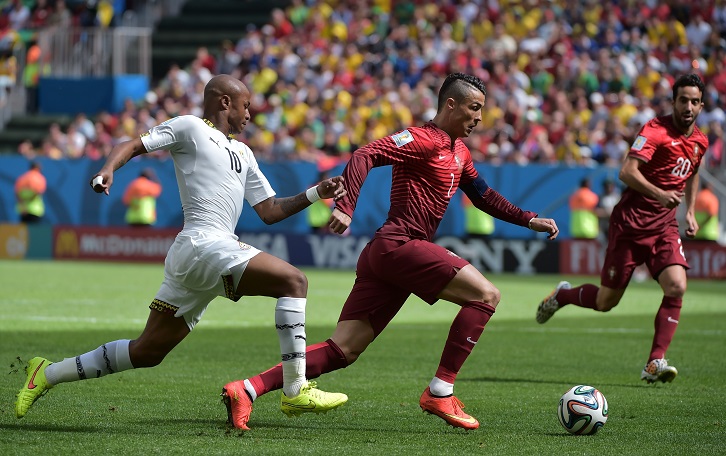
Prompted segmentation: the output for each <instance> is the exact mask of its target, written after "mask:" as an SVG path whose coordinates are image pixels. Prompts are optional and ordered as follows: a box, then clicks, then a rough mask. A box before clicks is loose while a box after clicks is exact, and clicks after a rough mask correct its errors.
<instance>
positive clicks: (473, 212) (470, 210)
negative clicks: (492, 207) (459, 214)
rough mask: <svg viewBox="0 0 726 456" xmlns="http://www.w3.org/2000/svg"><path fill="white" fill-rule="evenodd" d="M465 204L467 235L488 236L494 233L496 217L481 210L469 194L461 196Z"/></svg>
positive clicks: (475, 236) (462, 202)
mask: <svg viewBox="0 0 726 456" xmlns="http://www.w3.org/2000/svg"><path fill="white" fill-rule="evenodd" d="M461 204H462V205H463V206H464V226H465V228H466V235H467V237H472V238H487V237H489V236H491V235H492V234H493V233H494V217H492V216H491V215H489V214H487V213H486V212H484V211H482V210H479V209H478V208H477V207H476V206H474V204H472V202H471V200H470V199H469V198H468V197H467V196H462V197H461Z"/></svg>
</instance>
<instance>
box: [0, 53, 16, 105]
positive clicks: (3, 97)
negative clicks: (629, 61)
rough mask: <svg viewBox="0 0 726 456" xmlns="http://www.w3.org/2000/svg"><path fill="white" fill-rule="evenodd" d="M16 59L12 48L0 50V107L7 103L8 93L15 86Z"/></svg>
mask: <svg viewBox="0 0 726 456" xmlns="http://www.w3.org/2000/svg"><path fill="white" fill-rule="evenodd" d="M17 72H18V60H17V59H16V58H15V55H13V50H12V49H4V50H0V107H2V106H5V105H6V104H7V103H8V99H9V97H10V93H11V92H12V90H13V87H15V83H16V78H17V76H16V75H17Z"/></svg>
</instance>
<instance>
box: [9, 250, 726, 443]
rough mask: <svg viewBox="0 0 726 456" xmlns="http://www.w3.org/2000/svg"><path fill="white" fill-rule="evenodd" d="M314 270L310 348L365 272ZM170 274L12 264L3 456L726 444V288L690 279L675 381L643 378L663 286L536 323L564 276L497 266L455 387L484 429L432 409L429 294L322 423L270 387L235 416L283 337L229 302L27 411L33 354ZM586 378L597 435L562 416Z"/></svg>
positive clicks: (437, 311)
mask: <svg viewBox="0 0 726 456" xmlns="http://www.w3.org/2000/svg"><path fill="white" fill-rule="evenodd" d="M305 272H306V273H307V274H308V278H309V282H310V292H309V301H308V312H307V334H308V341H309V343H314V342H318V341H321V340H324V339H326V338H327V337H329V336H330V334H332V330H333V328H334V325H335V322H336V320H337V316H338V312H339V310H340V306H341V304H342V302H343V301H344V300H345V297H346V296H347V293H348V291H349V289H350V287H351V285H352V283H353V278H354V274H353V272H352V271H321V270H312V269H310V270H306V271H305ZM162 275H163V266H161V265H139V264H106V263H90V262H89V263H83V262H78V263H77V262H33V261H26V262H13V261H0V290H1V292H0V359H1V360H2V366H3V367H4V370H3V372H2V374H3V375H1V376H0V392H1V393H2V394H1V399H0V454H2V455H15V454H17V455H54V454H59V455H62V454H117V455H134V454H139V455H141V454H144V455H146V454H160V455H171V454H190V455H212V454H251V455H278V454H315V455H331V454H335V455H348V454H351V455H356V454H361V455H368V454H380V455H396V454H401V455H409V454H410V455H459V454H462V455H464V454H465V455H469V454H492V455H554V454H558V455H638V454H642V455H663V454H669V455H679V456H682V455H692V454H693V455H711V454H726V449H725V447H724V445H726V444H725V443H724V442H726V421H724V415H723V414H722V413H723V411H724V404H725V403H726V386H725V384H724V383H725V381H726V363H724V355H723V352H724V348H726V324H725V322H726V307H725V306H724V303H725V301H724V297H725V296H726V283H725V282H723V281H721V282H716V281H711V282H708V281H695V280H693V281H690V282H689V289H688V292H687V294H686V298H685V301H684V309H683V312H682V314H681V322H680V327H679V329H678V332H677V333H676V337H675V340H674V342H673V344H672V346H671V348H670V350H669V352H668V358H669V360H670V361H671V363H672V364H673V365H675V366H677V367H678V370H679V376H678V377H677V378H676V380H675V381H674V382H673V383H671V384H665V385H663V384H657V385H646V384H645V382H642V381H640V371H641V369H642V368H643V364H644V363H645V361H646V357H647V355H648V351H649V348H650V344H651V338H652V331H653V317H654V315H655V312H656V309H657V308H658V305H659V303H660V299H661V292H660V289H659V287H658V286H657V284H656V283H655V282H653V281H648V282H646V283H633V284H631V287H630V288H629V289H628V291H627V292H626V294H625V296H624V298H623V301H622V302H621V304H620V306H619V307H617V308H615V309H614V310H613V311H612V312H609V313H607V314H596V313H595V312H592V311H588V310H584V309H578V308H574V307H572V306H570V307H567V308H565V309H563V310H562V311H560V312H559V313H558V314H557V315H556V316H555V317H554V318H553V319H552V320H551V321H550V322H548V323H547V324H546V325H538V324H537V323H535V321H534V314H535V308H536V305H537V303H538V302H539V301H540V300H541V299H542V297H543V296H544V295H546V294H547V293H549V292H550V291H551V289H552V287H553V286H554V285H555V284H556V283H557V282H558V281H559V280H561V279H562V278H561V277H559V276H517V275H488V278H489V279H490V280H491V281H492V282H493V283H494V284H495V285H496V286H497V287H498V288H499V289H500V290H501V292H502V302H501V303H500V305H499V307H498V309H497V313H496V314H495V315H494V317H493V318H492V320H491V321H490V323H489V324H488V326H487V328H486V330H485V332H484V334H483V335H482V337H481V339H480V341H479V344H478V345H477V347H476V349H475V350H474V352H473V353H472V355H471V356H470V357H469V359H468V361H467V363H466V364H465V365H464V368H463V369H462V371H461V373H460V374H459V378H458V380H457V383H456V394H457V396H458V397H460V398H461V399H462V400H463V402H464V403H465V404H466V410H467V411H468V412H469V413H470V414H472V415H474V416H475V417H477V418H478V419H479V421H480V422H481V427H480V428H479V429H478V430H476V431H470V432H467V431H464V430H461V429H454V428H451V427H449V426H446V425H445V424H444V422H443V421H442V420H440V419H439V418H436V417H434V416H431V415H426V414H423V413H422V412H421V410H420V408H419V406H418V399H419V396H420V395H421V392H422V391H423V389H424V388H425V387H426V385H427V384H428V382H429V381H430V379H431V377H432V375H433V374H434V372H435V370H436V366H437V364H438V360H439V356H440V354H441V349H442V347H443V343H444V340H445V338H446V334H447V332H448V328H449V325H450V323H451V320H452V318H453V316H454V315H455V313H456V311H457V307H456V306H455V305H453V304H450V303H447V302H443V301H442V302H439V303H437V304H436V305H435V306H433V307H429V306H427V305H426V304H424V303H423V302H422V301H420V300H418V299H417V298H412V299H410V300H409V302H408V303H407V304H406V306H405V307H404V309H403V311H402V312H401V313H400V314H399V315H398V316H397V317H396V319H394V321H393V322H392V323H391V325H390V326H389V328H388V329H387V330H386V331H385V332H384V333H383V334H382V335H381V336H380V337H379V339H378V340H377V341H376V342H374V343H373V345H371V347H370V348H369V349H368V350H367V351H366V353H365V354H364V355H363V356H362V357H361V358H360V359H359V360H358V362H357V363H356V364H354V365H353V366H350V367H349V368H347V369H344V370H340V371H336V372H333V373H330V374H327V375H324V376H323V377H321V378H320V379H319V385H320V387H321V388H322V389H326V390H328V391H342V392H345V393H347V394H348V395H349V397H350V400H349V402H348V403H347V404H346V405H345V406H343V407H342V408H341V409H339V410H336V411H333V412H330V413H328V414H325V415H309V416H307V415H305V416H302V417H300V418H292V419H291V418H287V417H285V416H284V415H283V414H282V413H281V412H280V411H279V394H278V393H273V394H269V395H267V396H263V397H262V398H260V399H258V400H257V402H256V403H255V410H254V412H253V414H252V418H251V421H250V423H249V424H250V427H251V428H252V430H251V431H249V432H247V433H241V432H239V431H237V430H234V429H229V428H228V427H227V426H226V425H225V418H226V413H225V410H224V406H223V405H222V404H221V402H220V397H219V393H220V390H221V386H222V385H223V384H224V383H226V382H228V381H230V380H233V379H238V378H244V377H247V376H250V375H253V374H256V373H258V372H259V371H261V370H263V369H266V368H267V367H269V366H271V365H273V364H275V363H276V361H277V360H278V359H279V346H278V342H277V336H276V333H275V330H274V325H273V316H274V303H275V301H274V300H273V299H270V298H243V299H242V300H241V301H240V302H239V303H232V302H231V301H226V300H224V299H221V298H218V299H217V300H215V301H214V302H213V303H212V304H211V305H210V307H209V309H208V311H207V313H206V314H205V316H204V318H203V319H202V322H201V323H200V324H199V325H198V326H197V328H196V329H195V330H194V331H193V332H192V334H191V335H190V336H189V337H188V338H187V339H186V340H185V341H184V342H183V343H182V344H181V345H180V346H179V347H177V348H176V349H175V350H174V351H173V352H172V353H171V354H170V355H169V356H168V357H167V359H166V360H165V361H164V363H162V364H161V365H160V366H158V367H156V368H153V369H139V370H134V371H127V372H123V373H120V374H116V375H112V376H108V377H104V378H101V379H94V380H88V381H83V382H77V383H68V384H61V385H59V386H57V387H56V388H54V389H53V390H51V391H50V392H49V394H48V395H47V396H45V397H43V398H41V399H40V400H39V401H38V402H37V403H36V404H35V405H34V406H33V408H31V410H30V411H29V412H28V414H27V415H26V416H25V418H23V419H22V420H18V419H16V418H15V415H14V407H13V404H14V400H15V394H16V392H17V390H18V388H19V387H20V386H21V385H22V383H23V381H24V379H25V374H24V372H23V366H24V362H25V361H26V360H27V359H29V358H31V357H32V356H37V355H42V356H45V357H47V358H49V359H51V360H55V361H57V360H60V359H62V358H64V357H67V356H75V355H77V354H80V353H83V352H86V351H88V350H91V349H94V348H96V347H97V346H99V345H100V344H102V343H104V342H107V341H110V340H115V339H121V338H129V339H133V338H134V337H136V336H137V335H138V334H139V333H140V331H141V330H142V328H143V325H144V322H145V320H146V316H147V314H148V303H149V302H150V300H151V299H152V298H153V296H154V293H155V292H156V291H157V288H158V286H159V284H160V282H161V279H162ZM568 279H569V280H571V281H572V282H573V284H580V283H583V282H584V281H588V282H593V281H595V283H596V279H595V278H591V277H590V278H583V277H569V278H568ZM576 384H589V385H592V386H595V387H597V388H598V389H600V390H601V391H602V392H603V394H604V395H605V397H606V398H607V400H608V402H609V406H610V416H609V419H608V422H607V424H606V425H605V427H604V428H603V429H601V430H600V431H599V432H598V433H597V434H596V435H594V436H571V435H569V434H567V433H566V432H565V431H564V430H563V429H562V428H561V427H560V424H559V423H558V421H557V417H556V409H557V403H558V401H559V398H560V396H561V395H562V394H563V393H564V392H565V391H566V390H567V389H568V388H569V387H571V386H573V385H576Z"/></svg>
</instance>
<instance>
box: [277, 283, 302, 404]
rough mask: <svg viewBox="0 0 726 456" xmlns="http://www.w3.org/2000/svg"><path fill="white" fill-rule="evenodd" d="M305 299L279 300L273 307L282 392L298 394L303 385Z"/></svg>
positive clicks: (288, 394)
mask: <svg viewBox="0 0 726 456" xmlns="http://www.w3.org/2000/svg"><path fill="white" fill-rule="evenodd" d="M306 303H307V299H305V298H287V297H285V298H279V299H278V300H277V305H276V306H275V327H276V328H277V336H278V337H279V338H280V353H281V354H282V382H283V384H282V385H283V386H282V392H283V393H285V396H287V397H295V396H297V395H298V394H300V387H301V386H302V385H303V384H304V383H305V381H306V380H305V347H306V345H307V340H306V338H305V305H306Z"/></svg>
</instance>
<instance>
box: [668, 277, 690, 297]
mask: <svg viewBox="0 0 726 456" xmlns="http://www.w3.org/2000/svg"><path fill="white" fill-rule="evenodd" d="M663 294H664V295H666V296H668V297H671V298H682V297H683V295H685V294H686V281H685V280H669V281H668V282H666V283H664V284H663Z"/></svg>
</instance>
